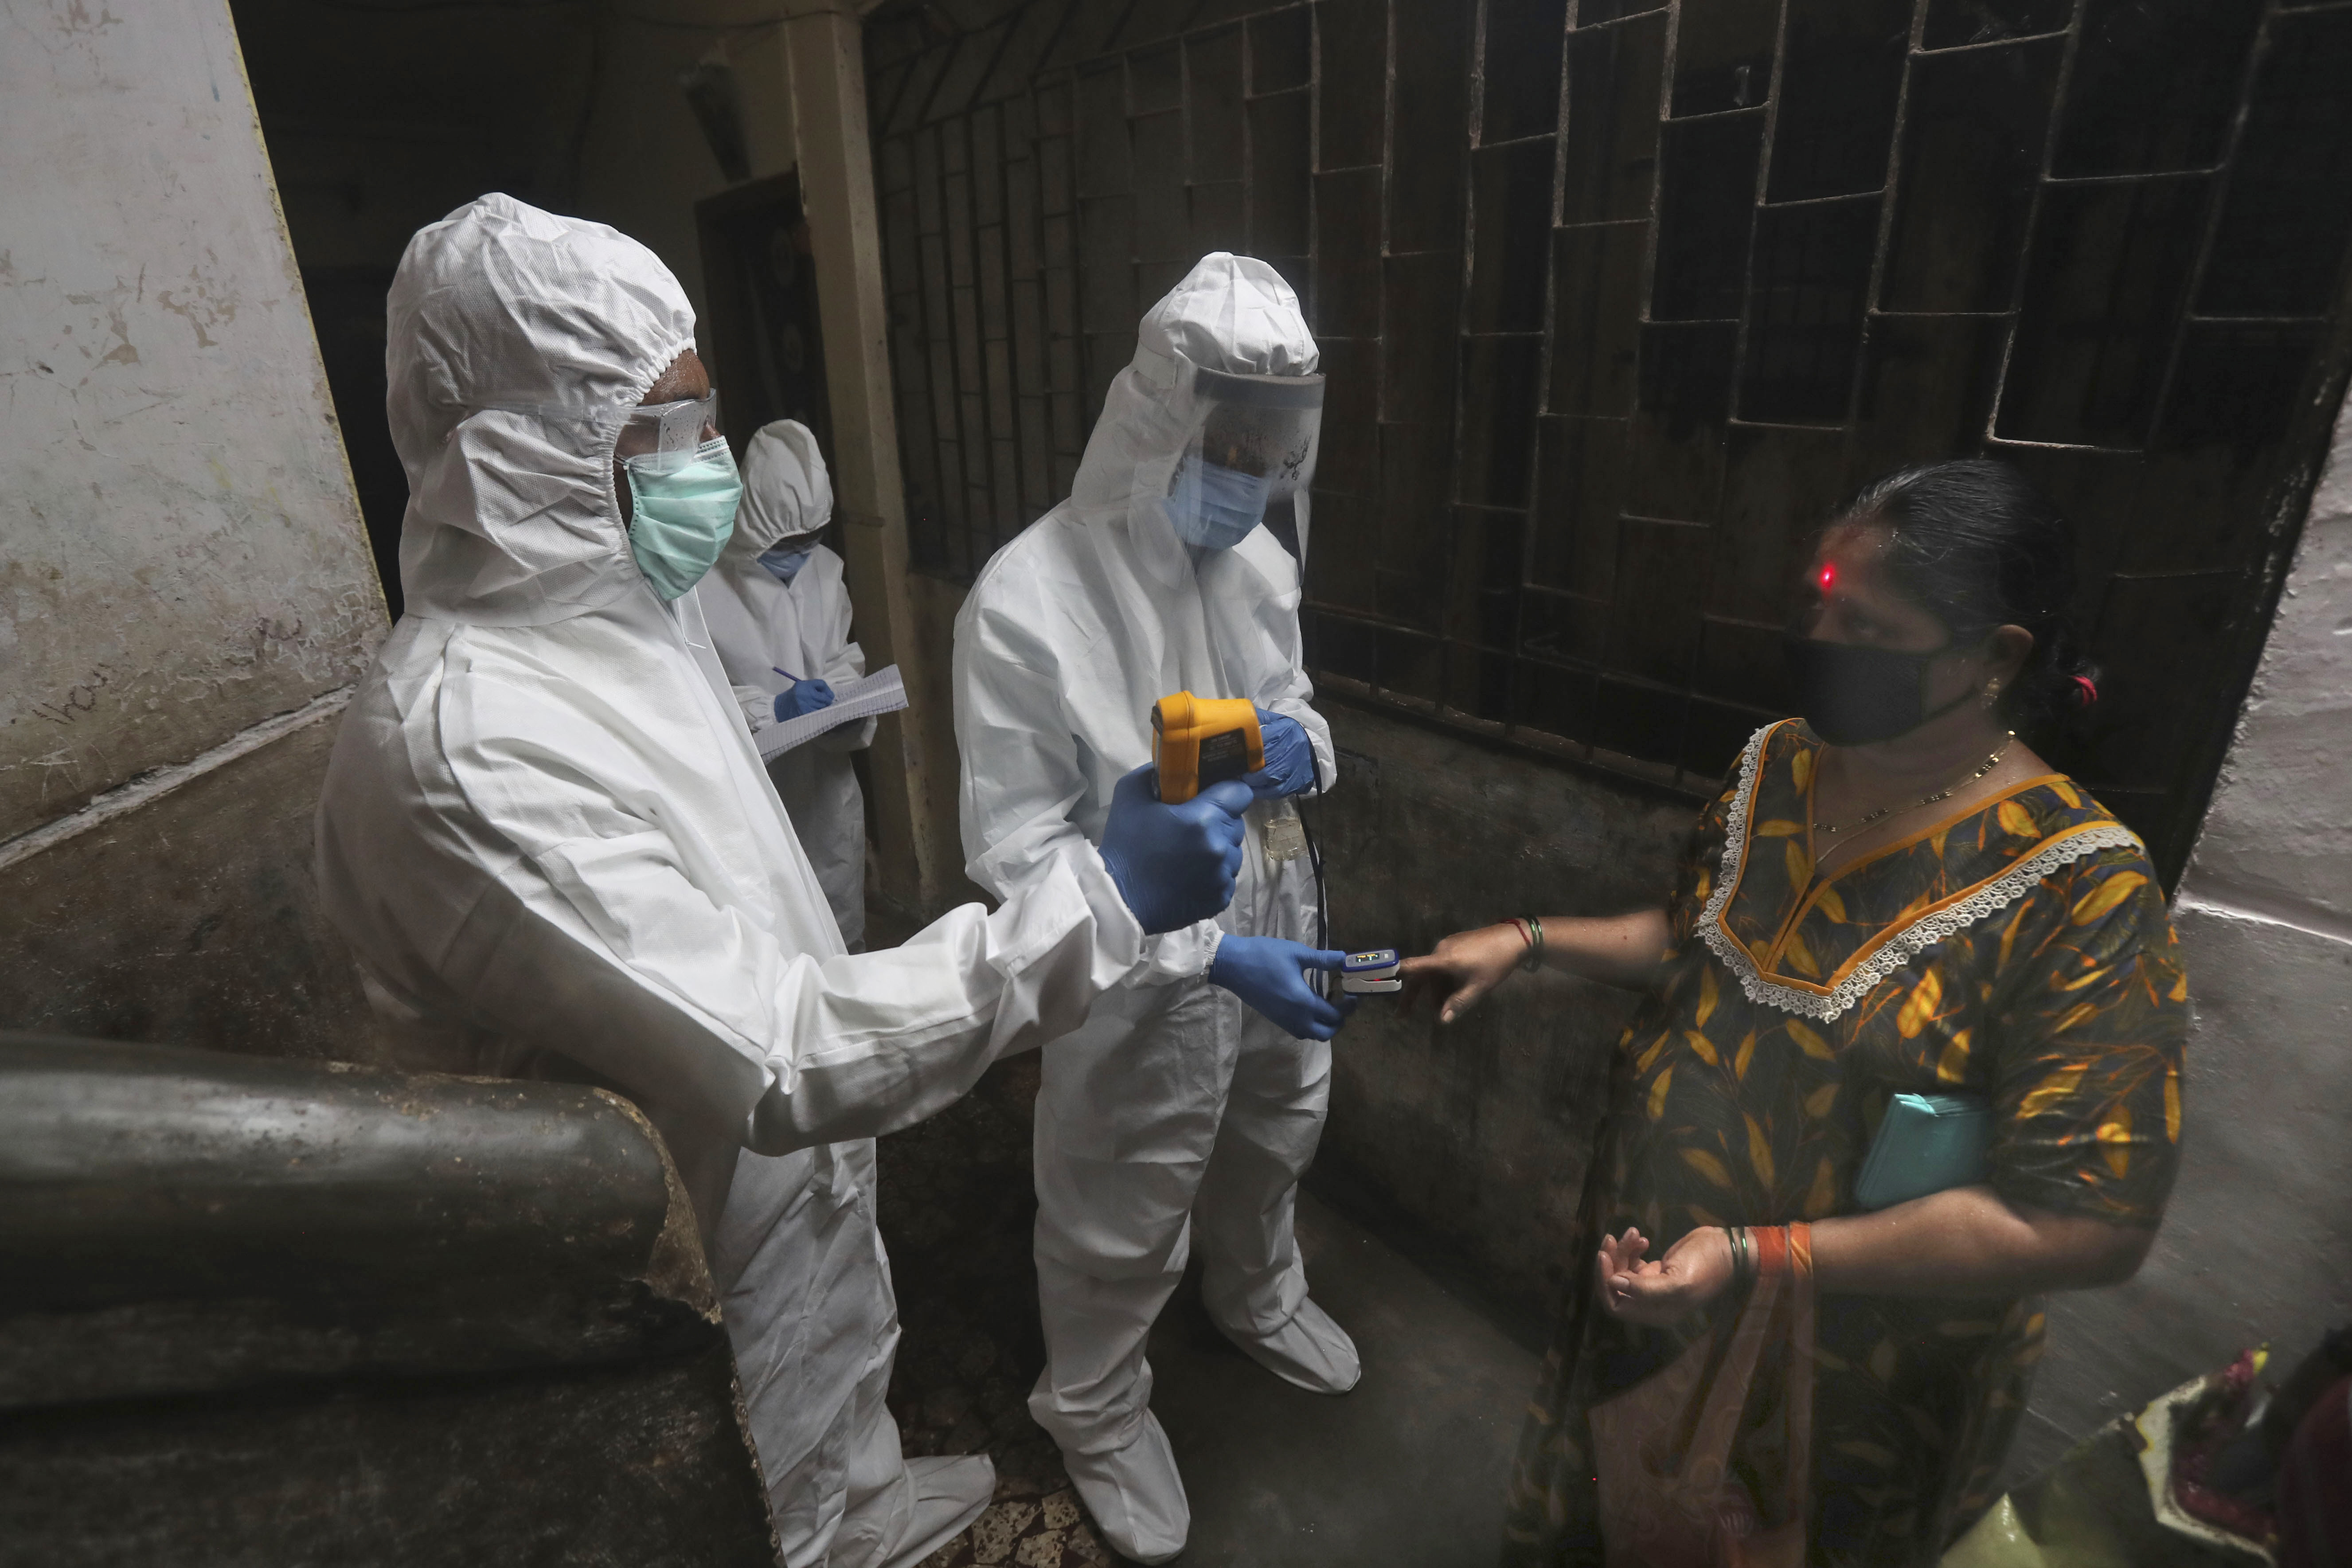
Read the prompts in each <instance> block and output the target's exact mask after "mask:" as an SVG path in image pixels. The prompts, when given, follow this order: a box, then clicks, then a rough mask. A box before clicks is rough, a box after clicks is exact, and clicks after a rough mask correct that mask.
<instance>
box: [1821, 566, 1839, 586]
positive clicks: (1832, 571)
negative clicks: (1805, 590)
mask: <svg viewBox="0 0 2352 1568" xmlns="http://www.w3.org/2000/svg"><path fill="white" fill-rule="evenodd" d="M1836 586H1837V568H1836V567H1835V566H1823V567H1822V587H1824V588H1834V587H1836Z"/></svg>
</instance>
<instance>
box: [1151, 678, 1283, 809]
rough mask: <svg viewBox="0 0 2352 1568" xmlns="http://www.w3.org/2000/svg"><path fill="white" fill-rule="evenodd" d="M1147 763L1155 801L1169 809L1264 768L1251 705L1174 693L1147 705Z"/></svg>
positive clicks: (1236, 699)
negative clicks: (1153, 774) (1155, 772)
mask: <svg viewBox="0 0 2352 1568" xmlns="http://www.w3.org/2000/svg"><path fill="white" fill-rule="evenodd" d="M1151 763H1152V765H1153V766H1154V767H1156V768H1158V769H1159V770H1160V799H1161V800H1163V801H1166V802H1167V803H1168V804H1169V805H1180V804H1181V803H1182V802H1184V801H1188V800H1191V799H1192V797H1193V796H1194V795H1199V794H1200V793H1201V792H1202V790H1204V789H1206V788H1208V787H1209V786H1210V785H1211V784H1223V783H1224V781H1225V780H1227V779H1237V778H1239V777H1241V776H1242V775H1243V774H1244V773H1256V772H1257V771H1258V770H1259V769H1260V768H1263V767H1265V737H1264V736H1262V735H1260V734H1259V733H1258V728H1257V704H1255V702H1252V701H1251V700H1249V699H1247V698H1245V697H1195V696H1193V695H1192V693H1191V692H1189V691H1179V692H1177V693H1176V694H1175V695H1174V696H1172V697H1163V698H1161V699H1160V700H1159V701H1157V702H1155V703H1153V704H1152V705H1151Z"/></svg>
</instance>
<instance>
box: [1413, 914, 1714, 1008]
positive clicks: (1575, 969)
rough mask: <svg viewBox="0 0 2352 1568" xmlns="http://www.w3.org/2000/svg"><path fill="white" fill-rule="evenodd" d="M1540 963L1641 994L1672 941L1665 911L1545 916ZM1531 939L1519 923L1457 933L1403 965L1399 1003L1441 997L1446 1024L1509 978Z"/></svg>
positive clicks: (1525, 954)
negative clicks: (1597, 915)
mask: <svg viewBox="0 0 2352 1568" xmlns="http://www.w3.org/2000/svg"><path fill="white" fill-rule="evenodd" d="M1541 918H1542V921H1543V964H1544V967H1546V968H1548V969H1564V970H1566V971H1567V972H1568V973H1570V974H1580V975H1582V976H1583V977H1584V978H1585V979H1587V980H1598V981H1601V982H1602V983H1603V984H1610V985H1622V986H1626V987H1628V988H1631V989H1635V990H1640V989H1644V988H1646V987H1648V986H1649V985H1651V984H1653V983H1654V982H1655V981H1656V979H1657V977H1658V973H1659V971H1660V970H1661V969H1663V968H1664V965H1665V959H1666V952H1667V949H1668V948H1669V946H1671V944H1672V934H1671V933H1670V932H1669V931H1668V930H1667V928H1666V911H1665V910H1663V909H1657V910H1635V911H1633V913H1632V914H1625V915H1604V916H1601V917H1599V918H1591V917H1579V916H1575V915H1545V916H1543V917H1541ZM1527 955H1528V933H1526V932H1523V931H1521V930H1520V929H1519V926H1518V923H1517V922H1516V921H1505V922H1504V923H1503V924H1501V925H1491V926H1481V927H1480V928H1478V929H1477V930H1476V931H1456V932H1454V934H1453V935H1452V936H1449V937H1447V938H1446V939H1445V940H1444V942H1439V943H1438V944H1437V946H1436V948H1435V950H1434V951H1433V952H1428V953H1426V954H1424V955H1423V956H1422V957H1419V958H1408V959H1406V960H1405V961H1404V966H1403V968H1402V970H1401V971H1400V974H1401V976H1402V979H1403V981H1404V993H1403V994H1402V996H1400V997H1399V998H1398V1000H1399V1001H1401V1002H1402V1003H1403V1004H1404V1005H1405V1006H1406V1007H1408V1008H1410V1007H1412V1006H1413V1005H1416V1004H1417V1003H1418V1002H1419V1001H1420V999H1421V997H1422V994H1423V993H1427V994H1432V995H1434V996H1436V997H1438V998H1439V1001H1438V1010H1437V1021H1438V1022H1439V1023H1441V1024H1451V1023H1452V1022H1454V1019H1456V1018H1458V1017H1460V1016H1462V1015H1463V1014H1465V1013H1466V1012H1468V1011H1469V1010H1470V1009H1471V1008H1473V1007H1475V1006H1476V1005H1478V1003H1479V1002H1480V1000H1481V999H1483V998H1484V997H1485V996H1486V993H1487V992H1489V991H1492V990H1493V989H1494V988H1495V987H1496V986H1497V985H1500V984H1502V983H1503V982H1504V981H1506V980H1507V979H1509V978H1510V977H1511V972H1512V971H1513V970H1515V969H1517V968H1518V966H1519V964H1520V963H1521V962H1522V961H1523V960H1524V959H1525V958H1526V957H1527Z"/></svg>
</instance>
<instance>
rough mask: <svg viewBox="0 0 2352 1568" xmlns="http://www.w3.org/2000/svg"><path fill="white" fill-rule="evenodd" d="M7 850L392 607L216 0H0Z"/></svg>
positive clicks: (207, 743)
mask: <svg viewBox="0 0 2352 1568" xmlns="http://www.w3.org/2000/svg"><path fill="white" fill-rule="evenodd" d="M0 190H5V192H6V193H7V198H6V200H5V203H0V431H5V438H4V439H0V840H5V839H6V838H9V837H15V836H16V835H18V834H21V833H23V832H25V831H26V830H27V829H29V828H32V827H34V826H38V825H39V824H41V823H43V822H46V821H47V820H49V819H51V818H54V817H57V816H60V815H62V814H64V813H67V812H69V811H72V810H74V809H75V808H77V807H79V806H80V805H83V804H84V803H85V802H87V801H88V800H89V799H90V797H92V796H93V795H98V794H99V793H100V792H102V791H104V790H107V789H109V788H110V787H112V786H114V785H117V784H121V783H122V782H124V781H125V780H127V779H130V778H132V777H134V776H135V775H137V774H140V773H144V772H146V771H148V770H150V769H152V768H155V767H158V766H162V765H165V764H168V763H179V762H184V761H187V760H188V759H190V758H192V757H194V756H196V755H198V754H199V753H201V752H205V751H206V750H207V749H208V748H211V747H213V746H215V745H216V744H218V743H220V742H223V741H224V740H226V738H228V737H229V736H231V735H234V734H236V732H237V731H241V730H243V729H246V728H247V727H248V726H250V725H252V724H254V723H256V722H257V721H262V720H264V719H267V718H268V717H269V716H270V715H272V714H276V713H281V712H285V711H288V710H292V709H295V708H299V707H300V706H301V705H302V704H304V703H305V702H307V701H309V700H311V699H312V698H314V697H317V696H319V695H320V693H322V692H325V691H328V690H331V689H333V688H336V687H339V686H342V685H346V684H348V683H349V682H351V681H352V680H353V679H356V678H357V677H358V676H359V675H360V673H361V672H362V670H363V669H364V668H366V665H367V662H368V659H369V658H370V656H371V654H372V652H373V646H374V643H375V641H376V639H377V638H378V637H379V636H380V635H381V633H382V631H383V619H384V616H383V598H382V595H381V594H380V592H379V591H378V589H377V586H376V581H375V574H374V570H373V567H372V566H371V565H370V563H369V562H368V558H367V552H366V549H365V545H364V541H363V536H362V531H361V528H360V522H359V516H358V510H357V508H356V506H355V505H354V503H353V500H352V488H351V481H350V477H349V474H348V472H347V470H346V468H345V466H344V462H343V452H342V445H341V437H339V435H338V434H337V431H336V427H335V423H334V417H333V413H332V410H331V406H330V405H329V403H328V400H327V395H326V386H325V380H324V377H323V375H322V374H321V372H320V364H319V355H318V351H317V347H316V345H315V343H314V342H313V340H312V337H311V332H310V318H309V316H308V314H307V312H306V310H305V309H304V305H303V300H302V290H301V286H300V283H299V279H298V278H297V276H296V273H295V268H294V259H293V255H292V252H291V250H290V249H289V247H288V245H287V241H286V233H285V226H284V224H283V223H282V221H281V220H280V218H279V216H278V203H277V196H276V193H275V189H274V187H273V185H272V183H271V178H270V172H269V165H268V161H267V159H266V157H265V156H264V153H263V151H262V146H261V141H260V135H259V132H258V130H257V126H256V123H255V119H254V112H253V106H252V102H251V100H250V99H249V97H248V96H247V91H246V84H245V74H244V68H243V66H242V64H241V63H240V61H239V58H238V54H237V47H236V35H235V33H234V31H233V29H232V28H231V26H230V23H229V15H228V11H227V8H226V5H225V4H222V3H220V0H152V3H150V0H141V3H140V4H137V5H127V4H125V3H124V0H0Z"/></svg>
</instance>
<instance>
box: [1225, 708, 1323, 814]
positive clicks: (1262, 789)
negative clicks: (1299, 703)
mask: <svg viewBox="0 0 2352 1568" xmlns="http://www.w3.org/2000/svg"><path fill="white" fill-rule="evenodd" d="M1257 735H1258V740H1259V742H1261V743H1262V744H1263V746H1264V748H1265V766H1264V767H1262V768H1260V769H1259V770H1258V771H1257V772H1255V773H1244V775H1243V776H1242V782H1243V783H1244V784H1248V785H1249V786H1250V788H1251V789H1252V790H1254V791H1255V792H1256V795H1257V798H1258V799H1260V800H1274V799H1276V798H1277V797H1279V796H1282V795H1304V794H1306V793H1307V791H1308V790H1310V789H1313V788H1314V787H1315V742H1312V741H1310V740H1308V739H1307V726H1306V725H1304V724H1302V723H1300V722H1299V721H1297V720H1296V719H1293V718H1290V717H1289V716H1288V715H1286V714H1282V713H1272V712H1268V711H1267V710H1265V709H1263V708H1261V709H1259V710H1257Z"/></svg>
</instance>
